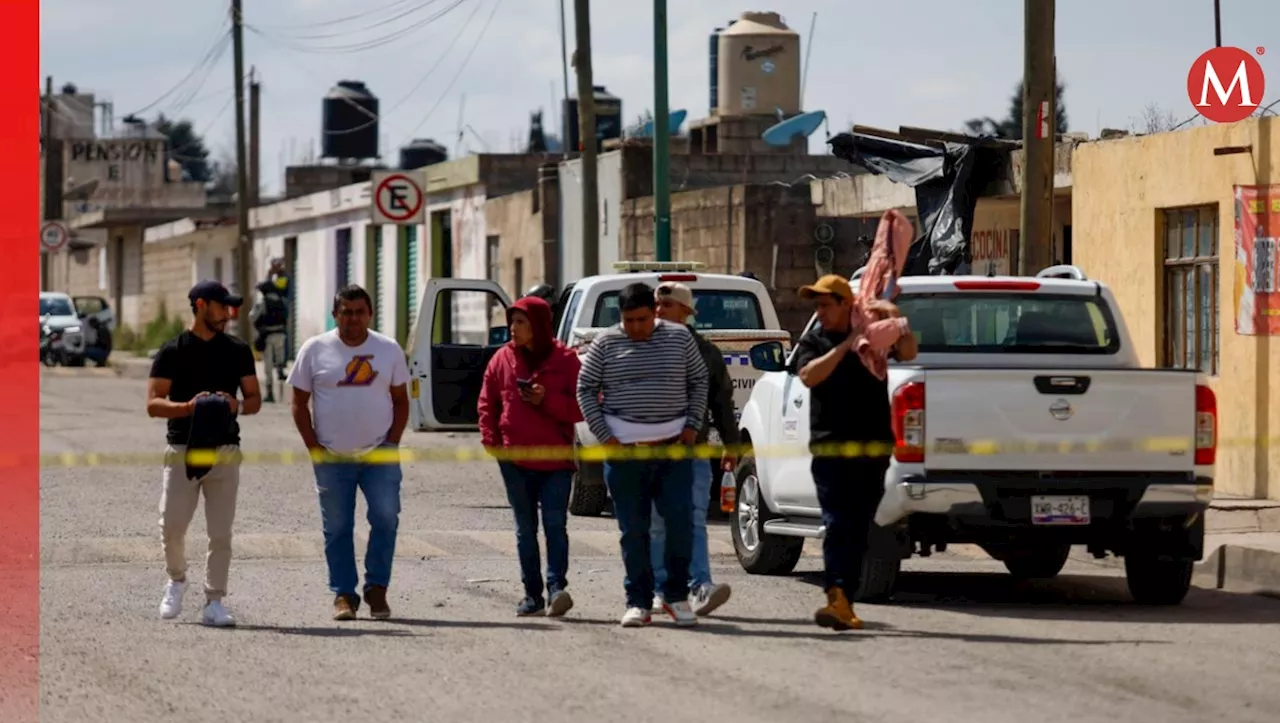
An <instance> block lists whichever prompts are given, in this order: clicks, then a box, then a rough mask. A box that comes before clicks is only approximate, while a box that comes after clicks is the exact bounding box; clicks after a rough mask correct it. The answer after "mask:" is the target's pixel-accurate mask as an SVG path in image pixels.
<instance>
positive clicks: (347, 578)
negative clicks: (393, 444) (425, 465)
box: [315, 462, 403, 595]
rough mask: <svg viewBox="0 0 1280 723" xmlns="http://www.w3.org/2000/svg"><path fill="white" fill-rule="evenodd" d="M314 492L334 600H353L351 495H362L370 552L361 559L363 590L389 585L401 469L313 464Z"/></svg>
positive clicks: (353, 517)
mask: <svg viewBox="0 0 1280 723" xmlns="http://www.w3.org/2000/svg"><path fill="white" fill-rule="evenodd" d="M315 470H316V492H317V493H318V494H319V497H320V522H321V525H322V526H323V528H324V558H325V562H327V563H328V565H329V589H330V590H331V591H333V593H334V594H335V595H354V594H356V586H357V584H358V583H359V578H358V577H357V576H356V552H355V540H354V537H353V535H354V533H355V527H356V489H357V488H359V489H360V490H362V491H363V492H364V501H365V505H366V506H367V507H368V519H369V546H368V549H367V550H366V551H365V556H364V565H365V568H364V569H365V572H364V589H366V590H367V589H369V587H371V586H373V585H379V586H381V587H388V586H389V585H390V583H391V561H392V559H393V558H394V557H395V552H396V531H397V529H398V528H399V526H400V480H401V479H402V478H403V473H402V472H401V469H400V463H399V462H396V463H392V464H363V463H359V462H343V463H334V464H317V465H316V466H315Z"/></svg>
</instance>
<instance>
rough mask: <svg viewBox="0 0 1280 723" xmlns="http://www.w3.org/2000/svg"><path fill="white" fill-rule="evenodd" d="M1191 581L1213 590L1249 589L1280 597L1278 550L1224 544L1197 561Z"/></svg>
mask: <svg viewBox="0 0 1280 723" xmlns="http://www.w3.org/2000/svg"><path fill="white" fill-rule="evenodd" d="M1191 581H1192V583H1193V584H1194V585H1195V586H1196V587H1202V588H1208V589H1212V590H1222V589H1224V588H1251V589H1252V590H1253V592H1255V593H1258V594H1264V595H1274V596H1280V551H1276V550H1265V549H1261V548H1256V547H1246V546H1243V545H1232V544H1223V545H1221V546H1219V547H1218V548H1217V549H1215V550H1214V551H1213V552H1211V553H1209V555H1208V556H1207V557H1205V559H1204V560H1203V561H1202V562H1199V563H1196V567H1195V572H1194V573H1193V574H1192V578H1191Z"/></svg>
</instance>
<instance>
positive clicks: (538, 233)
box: [484, 191, 544, 299]
mask: <svg viewBox="0 0 1280 723" xmlns="http://www.w3.org/2000/svg"><path fill="white" fill-rule="evenodd" d="M535 193H537V192H536V191H520V192H518V193H510V194H507V195H505V196H502V197H500V198H492V199H489V200H487V201H485V204H484V215H485V229H486V230H487V232H488V233H489V235H490V236H497V237H498V239H499V240H498V283H499V284H501V285H502V288H503V289H504V290H505V291H506V292H507V294H508V295H509V296H511V298H513V299H514V298H516V297H517V296H519V295H520V294H522V293H524V291H525V289H528V288H529V287H530V286H533V285H534V284H536V283H538V282H540V281H542V279H543V276H544V267H543V261H542V246H543V238H542V214H541V213H534V210H533V207H534V194H535ZM517 266H518V267H519V272H520V273H519V276H520V278H516V276H517Z"/></svg>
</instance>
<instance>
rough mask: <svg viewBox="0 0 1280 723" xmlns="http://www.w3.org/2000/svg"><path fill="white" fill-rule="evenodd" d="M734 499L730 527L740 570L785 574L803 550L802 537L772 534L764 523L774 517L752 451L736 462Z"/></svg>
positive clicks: (755, 573)
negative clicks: (757, 474) (736, 488)
mask: <svg viewBox="0 0 1280 723" xmlns="http://www.w3.org/2000/svg"><path fill="white" fill-rule="evenodd" d="M736 477H737V482H738V490H737V501H736V502H735V503H734V511H733V516H732V518H731V519H730V520H729V528H730V530H731V531H732V534H733V550H734V552H735V553H736V554H737V556H738V563H739V564H741V565H742V569H743V570H746V571H747V572H749V573H751V574H752V575H786V574H788V573H790V572H791V571H792V570H795V569H796V564H798V563H799V562H800V555H801V554H802V553H803V552H804V538H803V537H787V536H783V535H771V534H769V533H767V532H765V531H764V523H765V522H768V521H769V520H771V519H774V518H775V517H777V515H775V514H773V512H772V511H771V510H770V509H769V503H768V502H766V501H765V499H764V495H763V494H762V493H761V490H760V478H759V477H757V476H756V460H755V457H754V456H752V455H751V454H747V455H744V456H743V457H742V459H741V460H740V461H739V462H738V470H737V475H736Z"/></svg>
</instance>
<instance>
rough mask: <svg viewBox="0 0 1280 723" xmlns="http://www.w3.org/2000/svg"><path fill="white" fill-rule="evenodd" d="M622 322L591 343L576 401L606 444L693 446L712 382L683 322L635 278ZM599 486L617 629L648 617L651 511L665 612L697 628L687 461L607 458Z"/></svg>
mask: <svg viewBox="0 0 1280 723" xmlns="http://www.w3.org/2000/svg"><path fill="white" fill-rule="evenodd" d="M618 306H619V310H620V311H621V313H622V323H621V324H619V325H618V326H615V327H612V328H610V329H608V330H606V331H604V332H603V333H601V334H600V335H599V336H597V337H596V338H595V340H594V341H592V342H591V345H590V346H589V347H588V348H587V352H586V354H585V355H584V356H583V359H582V369H581V371H580V372H579V373H578V406H579V407H580V408H581V409H582V416H583V418H584V419H585V420H586V421H587V424H588V425H589V426H590V428H591V433H592V434H594V435H595V436H596V439H598V440H600V442H601V443H602V444H604V445H606V446H609V447H631V446H636V445H645V446H650V445H663V446H665V445H673V444H684V445H691V444H693V443H694V442H695V441H696V439H697V437H698V430H699V428H700V427H701V426H702V421H703V419H704V418H705V417H706V414H707V388H708V384H709V383H710V382H709V379H708V375H707V366H706V363H705V362H703V360H702V355H701V353H700V352H699V351H698V345H697V343H696V342H695V341H694V339H693V335H692V334H690V333H689V330H688V329H686V328H685V327H684V326H683V325H681V324H672V323H670V322H665V321H661V320H659V319H658V318H657V314H656V306H657V304H656V302H655V301H654V294H653V289H652V288H651V287H649V286H647V285H646V284H642V283H636V284H631V285H630V286H628V287H627V288H625V289H623V290H622V292H621V293H620V294H619V295H618ZM604 479H605V484H606V485H607V486H608V488H609V495H610V496H611V497H612V498H613V514H614V517H615V518H616V519H617V520H618V530H619V532H621V534H622V539H621V546H622V562H623V565H624V566H625V567H626V571H627V576H626V580H625V581H624V583H623V584H624V586H625V588H626V593H627V611H626V613H625V614H624V615H623V616H622V625H623V627H641V626H644V625H648V624H649V622H650V613H649V611H650V609H651V608H652V606H653V596H654V589H653V588H654V579H653V564H652V560H651V558H650V556H649V526H650V523H651V521H652V517H651V510H652V508H653V507H654V506H656V507H657V509H658V513H659V514H660V515H662V519H663V521H664V522H665V523H666V528H667V540H666V549H665V555H664V557H665V560H664V562H665V566H666V570H667V581H666V585H665V587H666V589H665V590H664V591H663V592H664V593H665V595H664V598H665V601H666V604H665V605H664V609H665V610H666V612H667V614H668V615H670V616H671V617H672V618H673V619H674V620H675V622H676V624H677V625H681V626H689V625H696V624H697V622H698V617H697V615H695V614H694V612H693V609H692V608H690V607H689V585H688V580H689V562H690V558H691V557H692V552H693V463H692V461H691V460H690V459H688V458H685V459H627V458H625V457H624V458H622V459H618V460H611V461H606V462H605V465H604Z"/></svg>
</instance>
